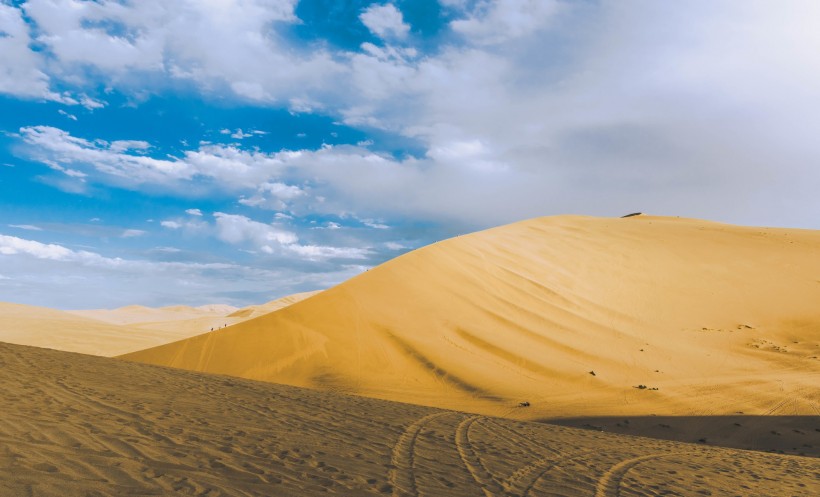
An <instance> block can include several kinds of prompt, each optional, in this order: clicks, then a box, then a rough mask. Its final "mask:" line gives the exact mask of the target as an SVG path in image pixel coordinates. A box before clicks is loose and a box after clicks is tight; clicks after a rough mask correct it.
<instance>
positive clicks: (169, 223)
mask: <svg viewBox="0 0 820 497" xmlns="http://www.w3.org/2000/svg"><path fill="white" fill-rule="evenodd" d="M159 224H160V226H162V227H164V228H168V229H172V230H178V229H180V228H182V223H179V222H177V221H160V223H159Z"/></svg>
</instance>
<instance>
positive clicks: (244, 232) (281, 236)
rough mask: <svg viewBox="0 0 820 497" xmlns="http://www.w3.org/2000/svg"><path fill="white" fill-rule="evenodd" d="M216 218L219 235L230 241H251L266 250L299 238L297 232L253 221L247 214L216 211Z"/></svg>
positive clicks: (221, 238) (222, 238)
mask: <svg viewBox="0 0 820 497" xmlns="http://www.w3.org/2000/svg"><path fill="white" fill-rule="evenodd" d="M214 218H216V229H217V236H218V237H219V239H220V240H223V241H225V242H228V243H234V244H235V243H241V242H245V241H250V242H252V243H253V244H254V245H256V246H257V247H259V248H262V249H263V250H264V249H265V248H267V250H265V251H272V250H273V248H274V247H277V246H281V245H289V244H293V243H296V242H297V241H298V240H299V238H298V237H297V236H296V234H295V233H293V232H291V231H288V230H285V229H283V228H280V227H278V226H275V225H272V224H265V223H260V222H258V221H253V220H251V219H249V218H247V217H245V216H240V215H236V214H225V213H224V212H216V213H214Z"/></svg>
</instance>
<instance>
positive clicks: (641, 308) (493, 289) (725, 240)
mask: <svg viewBox="0 0 820 497" xmlns="http://www.w3.org/2000/svg"><path fill="white" fill-rule="evenodd" d="M818 302H820V232H819V231H808V230H789V229H769V228H751V227H739V226H732V225H726V224H719V223H712V222H708V221H700V220H692V219H679V218H666V217H654V216H636V217H630V218H626V219H617V218H614V219H613V218H592V217H579V216H558V217H548V218H540V219H534V220H529V221H524V222H520V223H515V224H511V225H508V226H502V227H500V228H495V229H491V230H487V231H483V232H479V233H473V234H470V235H464V236H460V237H457V238H453V239H450V240H446V241H443V242H439V243H437V244H434V245H432V246H429V247H425V248H422V249H419V250H416V251H413V252H411V253H408V254H406V255H404V256H401V257H399V258H396V259H394V260H392V261H389V262H387V263H385V264H383V265H381V266H379V267H377V268H374V269H371V270H370V271H368V272H366V273H364V274H362V275H360V276H357V277H355V278H353V279H351V280H349V281H347V282H345V283H343V284H341V285H339V286H337V287H335V288H332V289H330V290H327V291H325V292H323V293H321V294H319V295H316V296H315V297H313V298H310V299H308V300H305V301H303V302H300V303H297V304H294V305H292V306H290V307H288V308H285V309H282V310H280V311H277V312H274V313H272V314H268V315H265V316H261V317H259V318H256V319H251V320H249V321H246V322H244V323H241V324H238V325H236V326H232V327H229V328H227V329H225V330H221V331H219V332H215V333H209V334H205V335H201V336H198V337H195V338H191V339H187V340H184V341H181V342H176V343H172V344H168V345H164V346H161V347H157V348H153V349H149V350H145V351H140V352H136V353H133V354H129V355H127V356H125V358H126V359H128V360H132V361H140V362H146V363H153V364H160V365H167V366H173V367H178V368H184V369H189V370H195V371H207V372H213V373H221V374H228V375H232V376H238V377H244V378H250V379H257V380H263V381H270V382H278V383H285V384H290V385H296V386H305V387H311V388H316V389H322V390H326V391H334V392H346V393H354V394H360V395H366V396H370V397H375V398H382V399H389V400H397V401H403V402H408V403H413V404H420V405H427V406H435V407H442V408H450V409H456V410H461V411H469V412H476V413H480V414H484V415H493V416H503V417H511V418H517V419H528V420H544V419H550V420H565V422H567V423H569V422H572V423H575V424H576V425H578V426H586V425H591V426H600V425H601V423H603V422H604V421H605V420H602V418H605V417H613V419H614V420H619V419H621V418H623V419H635V420H636V421H635V422H636V423H637V424H646V422H638V421H637V420H639V419H643V418H652V417H656V416H660V417H666V418H670V419H668V420H667V422H662V424H667V425H669V426H671V428H668V429H667V428H663V429H662V427H657V426H656V427H655V428H653V430H654V431H653V433H655V432H657V433H659V434H661V435H663V434H666V435H667V436H669V437H671V438H676V439H681V440H687V441H689V440H699V439H700V438H703V437H704V435H703V432H704V429H703V428H704V426H703V423H698V422H696V421H697V420H699V419H703V418H706V419H709V418H713V417H716V416H720V417H723V419H724V420H726V421H728V419H729V418H728V417H729V416H741V415H742V416H778V417H779V418H780V419H781V420H785V419H786V418H787V417H791V418H790V419H792V421H789V422H788V423H786V424H785V425H782V426H780V427H774V428H771V429H769V430H768V431H766V432H765V433H768V435H766V436H765V437H764V436H762V435H761V434H760V433H757V434H755V435H754V436H751V439H752V440H751V441H750V440H749V439H750V433H752V432H751V431H744V430H742V429H741V430H735V432H736V433H739V435H738V436H737V437H733V436H730V435H728V434H725V436H724V437H723V442H722V443H729V444H736V445H737V446H741V447H749V446H751V447H758V448H777V449H778V450H781V449H788V450H792V449H794V451H796V452H800V451H801V446H802V445H803V444H804V443H806V442H804V441H803V439H804V437H803V435H801V434H800V433H797V432H794V431H793V430H798V431H802V432H804V433H806V432H809V433H811V434H814V433H815V431H814V430H815V428H820V427H817V426H815V425H816V422H815V421H814V420H816V419H817V417H818V416H819V415H820V381H818V378H820V359H819V357H820V312H818ZM520 402H529V403H530V407H528V408H525V409H521V408H517V407H516V406H517V405H518V404H519V403H520ZM673 417H674V418H675V419H676V420H671V418H673ZM570 418H571V419H570ZM750 419H751V418H750ZM684 420H689V421H691V422H689V421H684ZM650 421H651V420H650ZM607 422H608V421H607ZM619 422H620V421H614V422H612V423H611V427H612V429H615V428H618V427H617V426H616V425H617V423H619ZM631 422H632V421H631ZM734 422H736V421H735V420H732V424H731V426H734V424H733V423H734ZM794 423H797V424H794ZM690 424H691V425H692V426H693V427H692V428H689V425H690ZM741 424H743V423H741ZM752 425H755V424H754V423H752ZM607 426H609V425H607ZM755 426H757V425H755ZM749 429H750V430H751V428H749ZM783 430H785V431H786V433H784V432H783ZM757 431H758V432H759V431H760V430H759V429H758V430H757ZM772 431H776V432H778V433H780V434H779V435H778V434H774V433H771V432H772ZM784 437H785V438H784ZM706 438H707V440H709V439H714V438H715V435H714V434H709V435H707V436H706ZM786 438H787V439H788V440H785V439H786Z"/></svg>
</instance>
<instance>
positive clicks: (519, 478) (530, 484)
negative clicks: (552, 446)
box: [507, 449, 599, 497]
mask: <svg viewBox="0 0 820 497" xmlns="http://www.w3.org/2000/svg"><path fill="white" fill-rule="evenodd" d="M597 452H599V451H598V450H597V449H590V450H584V451H582V452H578V453H576V454H573V455H572V456H570V457H562V458H559V459H541V460H539V461H535V462H534V463H532V464H529V465H527V466H524V467H523V468H521V469H519V470H518V471H516V472H515V473H513V475H512V476H510V478H508V479H507V485H509V488H512V487H513V486H515V485H520V484H521V483H523V487H524V489H523V491H522V492H521V495H522V496H523V497H526V496H527V495H530V492H532V489H533V488H535V484H536V483H538V481H539V480H540V479H541V478H543V477H545V476H546V475H547V473H549V472H550V471H552V470H553V469H555V468H557V467H559V465H560V464H561V463H564V462H568V461H574V460H576V459H581V458H582V457H586V456H588V455H590V454H594V453H597ZM539 469H540V470H541V471H540V472H538V473H536V471H537V470H539ZM596 497H597V496H596Z"/></svg>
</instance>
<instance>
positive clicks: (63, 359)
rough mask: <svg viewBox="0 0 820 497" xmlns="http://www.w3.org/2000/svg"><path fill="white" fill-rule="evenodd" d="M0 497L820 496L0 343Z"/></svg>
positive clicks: (749, 455)
mask: <svg viewBox="0 0 820 497" xmlns="http://www.w3.org/2000/svg"><path fill="white" fill-rule="evenodd" d="M0 384H2V385H3V388H2V390H0V406H2V411H0V496H2V497H6V496H8V497H18V496H29V495H30V496H61V497H73V496H83V497H85V496H94V497H99V496H119V495H171V496H175V495H225V496H270V495H277V496H312V495H327V494H331V495H333V494H335V495H356V496H358V495H394V496H402V497H405V496H406V497H416V496H419V497H421V496H429V497H432V496H436V497H438V496H441V497H447V496H471V497H472V496H476V495H482V494H484V495H487V496H495V497H501V496H504V497H508V496H519V495H521V496H524V495H529V496H540V495H552V496H576V495H587V496H596V495H597V496H606V497H610V496H613V495H619V496H658V495H681V496H688V495H692V496H700V495H709V492H711V495H730V496H732V495H739V496H743V497H748V496H771V495H790V496H807V497H808V496H815V495H818V493H820V484H818V482H820V459H816V458H808V457H796V456H783V455H774V454H763V453H757V452H751V451H738V450H730V449H720V448H713V447H705V446H697V445H688V444H680V443H675V442H667V441H660V440H653V439H639V438H634V437H627V436H620V435H613V434H608V433H601V432H596V431H590V430H578V429H573V428H566V427H561V426H554V425H546V424H539V423H531V422H524V421H514V420H508V419H501V418H488V417H483V416H476V415H471V414H465V413H461V412H456V411H441V410H436V409H431V408H426V407H420V406H414V405H408V404H400V403H394V402H389V401H381V400H374V399H367V398H364V397H352V396H345V395H339V394H333V393H328V392H317V391H312V390H306V389H300V388H294V387H287V386H280V385H273V384H268V383H259V382H254V381H249V380H243V379H238V378H231V377H225V376H216V375H208V374H199V373H194V372H189V371H183V370H175V369H168V368H161V367H155V366H149V365H142V364H134V363H128V362H124V361H119V360H113V359H104V358H97V357H91V356H84V355H79V354H72V353H66V352H58V351H53V350H46V349H36V348H31V347H24V346H17V345H8V344H0Z"/></svg>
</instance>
